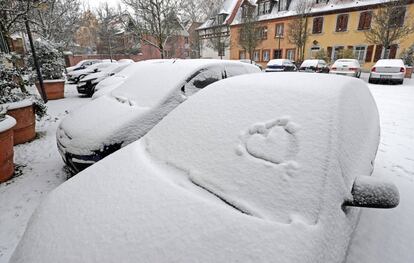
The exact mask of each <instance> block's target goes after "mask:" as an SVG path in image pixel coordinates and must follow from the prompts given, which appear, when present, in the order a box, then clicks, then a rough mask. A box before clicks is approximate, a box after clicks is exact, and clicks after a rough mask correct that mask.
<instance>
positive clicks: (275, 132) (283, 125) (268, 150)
mask: <svg viewBox="0 0 414 263" xmlns="http://www.w3.org/2000/svg"><path fill="white" fill-rule="evenodd" d="M298 130H299V126H298V125H297V124H295V123H293V122H291V121H290V120H289V118H287V117H285V118H279V119H276V120H272V121H268V122H266V123H259V124H255V125H253V126H252V127H251V128H250V129H249V130H248V132H246V133H244V134H243V136H242V141H243V144H244V147H243V146H242V147H243V148H244V149H245V150H246V152H247V153H248V154H249V155H251V156H252V157H254V158H257V159H261V160H263V161H266V162H270V163H272V164H276V165H283V164H288V165H289V164H293V163H294V162H293V161H292V158H294V156H295V155H296V154H297V152H298V143H297V138H296V133H297V132H298ZM290 166H291V165H290Z"/></svg>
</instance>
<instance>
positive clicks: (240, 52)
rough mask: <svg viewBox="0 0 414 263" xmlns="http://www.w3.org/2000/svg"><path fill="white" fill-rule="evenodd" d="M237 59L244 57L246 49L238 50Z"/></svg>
mask: <svg viewBox="0 0 414 263" xmlns="http://www.w3.org/2000/svg"><path fill="white" fill-rule="evenodd" d="M239 59H246V51H244V50H240V51H239Z"/></svg>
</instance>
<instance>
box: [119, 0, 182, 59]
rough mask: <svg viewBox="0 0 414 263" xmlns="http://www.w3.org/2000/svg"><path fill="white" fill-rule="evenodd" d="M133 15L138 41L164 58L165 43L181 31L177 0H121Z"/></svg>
mask: <svg viewBox="0 0 414 263" xmlns="http://www.w3.org/2000/svg"><path fill="white" fill-rule="evenodd" d="M123 2H124V3H125V4H126V5H128V6H129V7H131V8H132V9H133V10H134V13H135V18H136V19H135V21H134V28H135V31H136V32H137V34H138V35H139V36H140V39H141V40H142V41H143V42H144V43H145V44H147V45H150V46H153V47H155V48H157V49H158V50H159V51H160V53H161V58H164V56H165V46H166V44H167V41H168V40H169V39H170V38H171V37H172V36H174V35H177V33H178V32H179V31H180V30H181V29H182V28H181V26H180V23H179V21H178V17H177V14H178V8H179V4H180V1H179V0H123Z"/></svg>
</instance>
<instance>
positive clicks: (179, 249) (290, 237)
mask: <svg viewBox="0 0 414 263" xmlns="http://www.w3.org/2000/svg"><path fill="white" fill-rule="evenodd" d="M298 76H299V75H296V74H289V73H280V74H262V73H260V74H251V75H243V76H238V77H234V78H229V79H226V80H223V81H218V82H216V83H214V84H212V85H211V86H210V87H209V88H207V89H205V90H202V91H200V92H199V93H198V94H196V95H195V96H193V97H192V98H191V99H189V100H188V101H186V102H185V103H183V104H181V105H180V106H179V107H177V108H176V109H175V110H174V111H172V112H171V113H170V114H169V115H168V116H166V117H165V118H164V119H163V120H162V121H161V122H160V123H159V124H158V125H157V126H156V127H154V129H152V130H151V131H150V132H149V133H148V134H147V135H145V136H144V137H143V138H141V139H140V140H139V141H137V142H135V143H133V144H131V145H129V146H128V147H125V148H123V149H121V150H120V151H118V152H117V153H115V154H113V155H111V156H109V157H108V158H106V159H105V160H103V161H101V162H99V163H97V164H96V165H94V166H92V167H90V168H89V169H87V170H85V171H83V172H82V173H81V174H79V176H76V177H75V178H73V179H71V180H69V181H68V182H66V183H64V184H62V185H61V186H60V187H58V188H57V189H56V190H54V191H53V192H52V193H51V194H49V195H48V196H47V197H46V198H45V199H44V200H43V202H42V203H41V204H40V206H39V207H38V208H37V209H36V211H35V212H34V214H33V216H32V218H31V219H30V221H29V223H28V227H27V229H26V231H25V233H24V235H23V237H22V239H21V240H20V243H19V244H18V246H17V248H16V250H15V251H14V254H13V256H12V258H11V260H10V263H17V262H20V263H25V262H31V263H33V262H34V263H37V262H102V263H106V262H154V263H158V262H206V263H207V262H215V263H228V262H255V263H262V262H278V263H293V262H325V263H327V262H329V263H342V262H344V259H345V257H346V253H347V248H348V246H349V242H350V240H351V237H352V233H353V231H354V229H355V226H356V224H357V222H358V217H359V212H360V211H361V209H360V208H357V206H360V207H376V208H378V207H382V208H391V207H395V206H396V205H397V204H398V202H399V196H398V190H397V189H396V187H395V186H394V185H393V184H392V183H389V182H387V181H384V180H383V179H381V178H377V177H371V176H370V175H371V173H372V170H373V167H372V162H373V160H374V159H375V154H376V150H377V147H378V143H379V118H378V112H377V108H376V105H375V102H374V99H373V98H372V96H371V93H370V92H369V90H368V87H367V85H366V84H365V83H364V82H362V81H360V80H357V79H352V78H345V77H341V76H327V75H321V76H318V78H315V76H314V75H311V74H302V75H301V76H300V78H298ZM304 87H306V88H304ZM298 98H300V99H299V100H298ZM355 98H358V100H355Z"/></svg>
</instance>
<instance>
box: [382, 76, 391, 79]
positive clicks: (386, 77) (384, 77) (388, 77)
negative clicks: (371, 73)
mask: <svg viewBox="0 0 414 263" xmlns="http://www.w3.org/2000/svg"><path fill="white" fill-rule="evenodd" d="M380 78H381V79H390V78H391V75H380Z"/></svg>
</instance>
